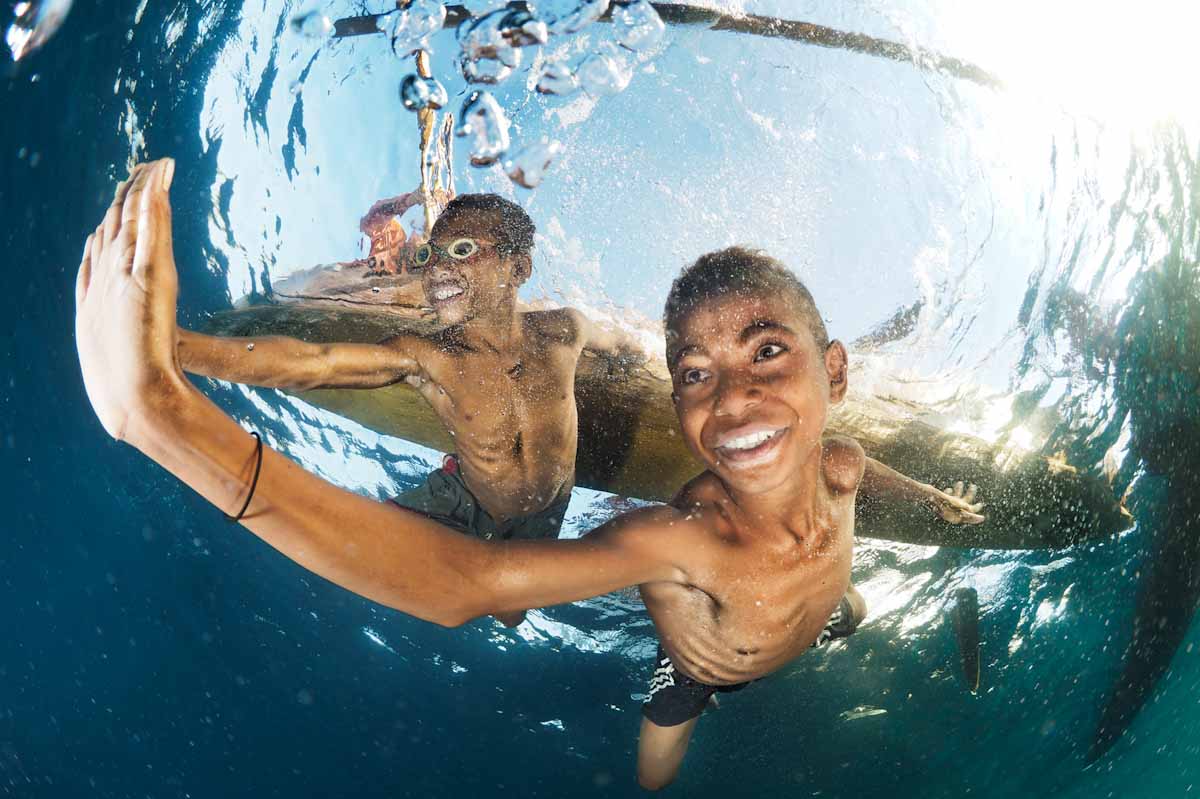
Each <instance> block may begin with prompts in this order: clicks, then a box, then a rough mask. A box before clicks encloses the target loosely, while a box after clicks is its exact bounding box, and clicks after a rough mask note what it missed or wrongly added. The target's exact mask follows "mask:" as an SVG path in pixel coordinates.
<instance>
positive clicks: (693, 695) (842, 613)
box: [642, 597, 859, 727]
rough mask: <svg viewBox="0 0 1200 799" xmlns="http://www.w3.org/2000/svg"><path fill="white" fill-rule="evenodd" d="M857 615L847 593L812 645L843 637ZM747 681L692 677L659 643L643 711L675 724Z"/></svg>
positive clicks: (659, 722) (659, 721) (663, 723)
mask: <svg viewBox="0 0 1200 799" xmlns="http://www.w3.org/2000/svg"><path fill="white" fill-rule="evenodd" d="M858 621H859V620H858V619H856V618H854V609H853V607H852V606H851V605H850V599H849V598H848V597H842V601H841V602H839V603H838V606H837V607H836V608H834V609H833V613H831V614H830V615H829V621H828V622H826V624H825V628H824V629H823V630H821V634H820V635H818V636H817V640H815V641H813V644H812V645H813V648H814V649H815V648H817V647H819V646H824V645H825V644H827V643H829V642H830V641H832V640H833V639H835V638H845V637H846V636H848V635H850V634H851V633H853V632H854V631H855V630H856V629H858ZM749 684H750V683H748V682H740V683H735V684H734V685H708V684H706V683H702V682H700V681H699V680H693V679H692V678H691V677H689V676H687V675H686V674H684V673H683V672H681V671H679V670H678V669H676V668H675V664H674V663H672V662H671V658H670V656H668V655H667V653H666V652H665V651H663V648H662V646H661V645H660V646H659V647H658V654H657V655H656V656H655V659H654V673H653V674H652V675H650V695H649V696H648V697H647V698H646V701H645V703H644V704H643V705H642V715H643V716H645V717H646V718H647V719H649V720H650V721H651V722H652V723H654V724H657V725H658V726H659V727H674V726H675V725H677V724H683V723H684V722H687V721H691V720H692V719H694V718H696V717H697V716H699V715H700V714H701V713H703V712H704V708H705V707H706V706H707V705H708V700H709V699H710V698H712V695H713V694H729V693H733V692H734V691H740V690H742V689H743V688H745V687H746V686H747V685H749Z"/></svg>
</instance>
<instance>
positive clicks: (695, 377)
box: [679, 369, 707, 386]
mask: <svg viewBox="0 0 1200 799" xmlns="http://www.w3.org/2000/svg"><path fill="white" fill-rule="evenodd" d="M706 376H707V375H706V374H705V372H704V370H703V369H685V370H684V371H683V374H681V375H680V376H679V382H680V383H682V384H683V385H685V386H690V385H695V384H696V383H700V382H702V381H703V380H704V378H705V377H706Z"/></svg>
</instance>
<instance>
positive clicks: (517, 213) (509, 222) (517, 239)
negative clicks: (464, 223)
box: [442, 194, 537, 256]
mask: <svg viewBox="0 0 1200 799" xmlns="http://www.w3.org/2000/svg"><path fill="white" fill-rule="evenodd" d="M467 211H474V212H483V213H494V214H496V215H497V216H498V217H499V220H500V222H499V226H498V227H497V229H496V231H495V233H496V252H498V253H499V254H500V255H501V256H504V255H523V254H528V253H529V252H530V251H532V250H533V235H534V233H536V232H537V228H536V227H535V226H534V224H533V220H532V219H530V218H529V214H527V213H525V209H524V208H522V207H521V206H519V205H517V204H516V203H514V202H512V201H510V200H506V199H504V198H503V197H501V196H500V195H498V194H460V195H458V196H457V197H455V198H454V199H453V200H451V201H450V202H449V203H448V204H447V205H446V208H445V210H443V211H442V216H446V215H448V214H452V213H461V212H467Z"/></svg>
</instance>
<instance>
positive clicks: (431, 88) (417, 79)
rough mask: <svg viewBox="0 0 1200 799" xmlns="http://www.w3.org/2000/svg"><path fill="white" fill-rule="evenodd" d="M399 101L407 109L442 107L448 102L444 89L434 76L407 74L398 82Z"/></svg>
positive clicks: (420, 109) (417, 109) (419, 109)
mask: <svg viewBox="0 0 1200 799" xmlns="http://www.w3.org/2000/svg"><path fill="white" fill-rule="evenodd" d="M400 102H402V103H404V107H405V108H407V109H408V110H409V111H422V110H424V109H426V108H435V109H436V108H442V107H444V106H445V105H446V103H448V102H449V98H448V97H447V96H446V89H445V88H444V87H443V86H442V84H440V83H438V82H437V80H436V79H435V78H423V77H421V76H420V75H408V76H406V77H405V78H404V80H403V82H401V84H400Z"/></svg>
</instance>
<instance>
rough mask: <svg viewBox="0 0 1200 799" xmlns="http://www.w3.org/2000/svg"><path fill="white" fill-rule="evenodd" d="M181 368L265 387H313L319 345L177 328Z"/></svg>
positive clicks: (232, 381)
mask: <svg viewBox="0 0 1200 799" xmlns="http://www.w3.org/2000/svg"><path fill="white" fill-rule="evenodd" d="M176 351H177V352H178V354H179V365H180V366H181V367H183V369H184V371H186V372H190V373H192V374H196V375H202V376H204V377H214V378H216V379H218V380H228V381H230V382H231V383H245V384H248V385H253V386H263V387H265V388H296V389H304V388H310V387H313V386H314V384H315V383H317V382H319V380H320V376H319V375H318V374H317V371H318V370H317V369H316V368H314V367H315V366H317V364H318V362H319V359H320V356H321V347H320V345H316V344H309V343H307V342H304V341H300V340H299V339H292V338H284V337H281V336H263V337H256V338H253V339H250V338H234V337H224V336H206V335H204V334H202V333H193V332H192V331H190V330H185V329H183V328H180V329H179V343H178V346H177V348H176Z"/></svg>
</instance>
